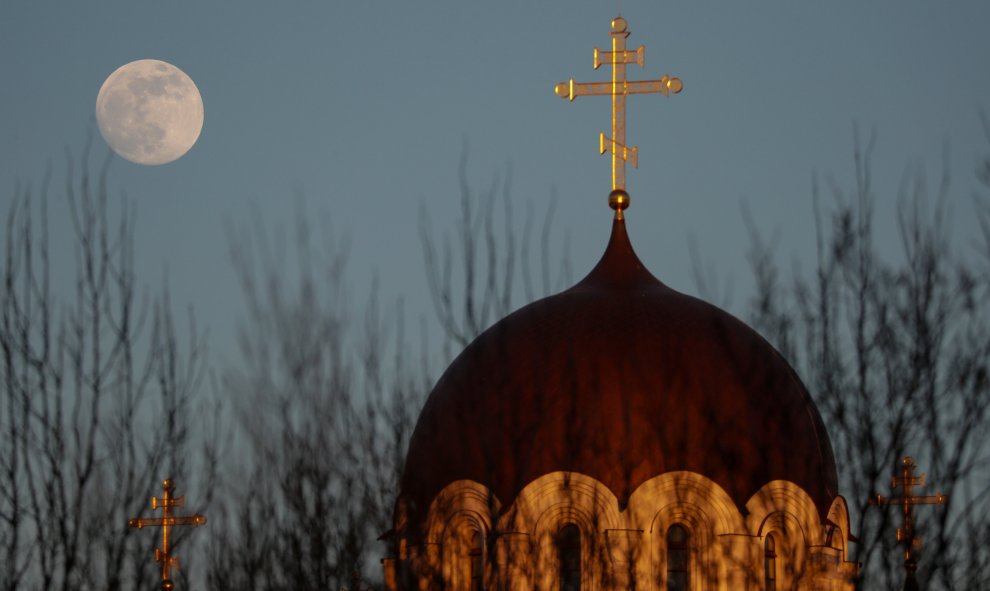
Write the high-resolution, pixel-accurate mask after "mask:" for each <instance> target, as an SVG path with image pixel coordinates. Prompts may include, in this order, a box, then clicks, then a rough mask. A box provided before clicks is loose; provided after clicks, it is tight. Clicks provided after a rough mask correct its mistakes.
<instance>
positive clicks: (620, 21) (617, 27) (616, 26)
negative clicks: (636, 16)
mask: <svg viewBox="0 0 990 591" xmlns="http://www.w3.org/2000/svg"><path fill="white" fill-rule="evenodd" d="M628 28H629V24H628V23H626V19H624V18H622V17H621V16H617V17H615V18H614V19H612V32H613V33H625V32H626V31H627V30H628Z"/></svg>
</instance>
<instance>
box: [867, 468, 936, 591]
mask: <svg viewBox="0 0 990 591" xmlns="http://www.w3.org/2000/svg"><path fill="white" fill-rule="evenodd" d="M901 467H902V468H901V476H900V477H897V476H895V477H893V478H891V479H890V487H891V488H893V489H896V488H898V487H899V488H900V489H901V494H900V495H896V496H890V497H885V496H883V495H876V496H875V497H873V498H871V499H870V504H871V505H876V506H878V507H889V506H892V505H894V506H899V507H900V508H901V512H902V515H903V518H904V525H903V527H899V528H897V541H898V542H901V543H902V544H904V570H905V574H906V577H905V583H904V585H905V589H913V588H917V583H916V582H915V580H914V572H915V570H917V568H918V562H917V558H916V557H915V554H914V551H915V549H916V547H917V546H918V544H919V542H920V540H919V538H918V537H917V536H916V535H915V533H914V512H913V511H912V508H913V507H915V506H916V505H944V504H945V502H946V501H947V500H948V497H947V496H945V495H943V494H941V493H939V494H935V495H914V494H913V492H914V487H916V486H917V487H923V486H925V475H924V474H921V475H920V476H916V475H915V469H916V468H917V465H916V464H915V463H914V459H913V458H911V457H910V456H905V457H904V459H903V460H902V461H901Z"/></svg>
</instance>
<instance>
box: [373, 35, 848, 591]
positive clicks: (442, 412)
mask: <svg viewBox="0 0 990 591" xmlns="http://www.w3.org/2000/svg"><path fill="white" fill-rule="evenodd" d="M611 35H612V38H613V48H612V49H613V51H612V52H600V51H599V50H597V49H596V50H595V60H596V62H595V65H596V67H597V66H598V63H599V59H600V56H605V57H604V58H601V59H605V58H607V59H610V60H612V65H613V71H616V63H617V61H619V60H622V59H627V58H628V59H629V60H632V61H631V62H630V63H634V62H635V61H636V60H639V63H640V65H641V62H642V51H643V50H642V48H640V49H639V50H637V51H636V52H628V51H626V50H625V45H624V43H625V41H624V40H625V38H626V37H627V36H628V32H627V31H626V26H625V21H624V20H622V19H621V18H618V19H616V20H614V21H613V22H612V32H611ZM622 76H623V77H624V69H623V70H622ZM673 81H676V82H673ZM654 82H655V84H654ZM654 82H649V84H653V85H654V86H657V88H660V87H661V86H662V87H664V88H666V89H668V90H669V91H671V92H674V93H676V92H678V91H679V90H680V88H681V86H680V81H679V80H677V79H672V78H668V77H667V76H664V77H663V79H662V80H659V81H654ZM623 84H625V82H624V78H623ZM644 84H646V83H644ZM649 84H647V85H646V86H643V88H653V86H649ZM606 86H608V85H606ZM623 87H625V86H623ZM582 88H585V87H583V86H582V85H580V84H576V83H574V82H573V81H571V82H570V83H569V84H561V85H558V87H557V93H558V95H560V96H563V97H564V98H570V99H573V98H574V96H576V95H579V93H580V92H581V91H582V90H581V89H582ZM618 88H619V86H618V85H616V84H613V85H611V92H612V94H613V135H612V138H611V139H612V142H613V144H614V145H613V148H612V149H611V151H612V157H613V192H612V195H611V196H610V199H609V202H610V205H611V206H612V208H613V209H614V210H615V216H614V219H613V222H612V232H611V237H610V239H609V242H608V245H607V247H606V249H605V253H604V254H603V256H602V258H601V260H600V261H599V262H598V264H597V265H596V266H595V267H594V269H593V270H592V271H591V272H590V273H589V274H588V275H587V276H586V277H585V278H584V279H583V280H582V281H580V282H579V283H577V284H576V285H575V286H573V287H572V288H570V289H568V290H566V291H564V292H561V293H559V294H556V295H553V296H550V297H548V298H545V299H542V300H539V301H537V302H534V303H532V304H529V305H527V306H525V307H523V308H521V309H520V310H518V311H516V312H514V313H513V314H510V315H509V316H507V317H506V318H504V319H502V320H501V321H500V322H498V323H496V324H495V325H494V326H492V327H491V328H490V329H488V330H487V331H486V332H485V333H483V334H482V335H481V336H479V337H478V338H477V339H476V340H475V341H474V342H473V343H472V344H470V345H469V346H468V347H467V348H466V349H465V350H464V351H463V352H462V353H461V354H460V355H459V356H458V357H457V359H455V361H454V362H453V363H452V364H451V365H450V367H449V368H448V369H447V371H446V372H445V373H444V374H443V376H442V377H441V378H440V380H439V381H438V383H437V384H436V386H435V388H434V390H433V391H432V393H431V394H430V396H429V398H428V400H427V402H426V404H425V406H424V408H423V410H422V413H421V414H420V417H419V421H418V423H417V426H416V429H415V431H414V433H413V435H412V438H411V440H410V445H409V451H408V455H407V458H406V464H405V468H404V473H403V476H402V479H401V482H400V494H399V498H398V500H397V502H396V507H395V514H394V526H393V529H392V530H391V531H390V532H388V533H387V534H386V538H387V540H388V542H389V544H390V547H391V548H392V549H393V554H392V555H391V556H389V557H387V558H386V559H385V560H383V565H384V569H385V581H386V585H387V587H388V588H389V589H390V590H392V591H398V590H406V591H409V590H434V589H449V590H457V591H478V590H481V589H499V590H531V589H533V590H535V589H540V590H548V591H549V590H554V591H556V590H560V591H578V590H581V591H611V590H620V589H622V590H626V589H642V590H654V589H657V590H668V591H686V590H689V589H690V590H699V591H709V590H711V591H715V590H724V591H742V590H753V591H755V590H769V591H776V590H778V589H779V590H791V589H798V590H808V591H840V590H847V589H852V588H853V582H852V581H853V579H854V577H855V576H856V572H857V569H856V565H855V564H854V563H851V562H849V555H850V553H849V543H850V542H851V541H853V540H854V537H853V536H852V535H851V532H850V523H849V513H848V510H847V506H846V502H845V500H844V499H843V497H842V496H840V495H839V494H838V491H837V481H838V478H837V469H836V465H835V459H834V456H833V453H832V447H831V442H830V441H829V437H828V433H827V431H826V428H825V425H824V424H823V421H822V419H821V416H820V415H819V413H818V410H817V408H816V407H815V404H814V402H813V401H812V399H811V396H810V395H809V394H808V392H807V390H806V389H805V387H804V385H803V384H802V383H801V381H800V379H799V378H798V376H797V375H796V374H795V372H794V371H793V369H792V368H791V367H790V365H789V364H788V363H787V361H786V360H784V359H783V358H782V357H781V355H780V354H779V353H778V352H777V351H776V350H775V349H774V348H773V347H772V346H771V345H770V344H769V343H767V342H766V341H765V340H764V339H763V338H762V337H760V336H759V335H758V334H757V333H756V332H755V331H754V330H753V329H752V328H750V327H749V326H747V325H746V324H745V323H743V322H741V321H740V320H738V319H736V318H735V317H733V316H732V315H730V314H728V313H727V312H725V311H723V310H720V309H718V308H717V307H715V306H712V305H710V304H708V303H706V302H704V301H701V300H699V299H697V298H694V297H691V296H688V295H685V294H682V293H679V292H677V291H675V290H673V289H671V288H669V287H667V286H666V285H664V284H663V283H662V282H660V281H659V280H658V279H657V278H656V277H654V276H653V275H652V274H651V273H650V272H649V271H648V270H647V269H646V268H645V267H644V265H643V264H642V263H641V262H640V260H639V258H638V257H637V255H636V253H635V252H634V250H633V247H632V244H631V241H630V239H629V236H628V233H627V230H626V225H625V220H624V218H623V210H624V209H625V208H626V207H628V205H629V197H628V194H627V193H626V192H625V190H624V188H623V185H618V186H617V185H616V183H617V182H622V183H623V184H624V168H622V174H621V175H617V174H615V171H616V170H617V168H616V167H617V164H616V160H617V159H623V158H625V157H626V156H627V155H628V154H629V153H630V152H629V151H627V150H626V149H625V147H624V145H621V142H620V143H619V144H615V141H616V138H617V137H620V134H619V133H618V132H616V129H615V122H616V121H617V120H620V119H621V121H622V125H623V129H622V130H621V140H622V141H623V142H624V140H625V137H624V133H625V132H624V121H625V115H624V112H623V113H622V114H621V117H618V116H617V115H616V108H617V102H616V101H615V100H614V97H615V93H617V92H619V90H617V89H618ZM562 89H565V90H566V91H567V94H568V96H565V94H562ZM596 89H598V86H595V85H587V88H585V90H588V93H589V94H594V93H595V92H597V90H596ZM592 91H595V92H592ZM664 94H666V92H664ZM619 106H621V108H622V109H624V102H622V103H621V105H619ZM603 137H604V135H603ZM606 143H607V142H606V141H605V140H604V139H603V140H602V146H603V152H604V151H606V148H605V147H604V146H606ZM616 145H621V148H622V149H621V150H618V149H615V146H616ZM631 153H632V154H633V155H635V149H633V151H632V152H631ZM620 164H621V163H620ZM623 166H624V165H623ZM617 179H618V181H617Z"/></svg>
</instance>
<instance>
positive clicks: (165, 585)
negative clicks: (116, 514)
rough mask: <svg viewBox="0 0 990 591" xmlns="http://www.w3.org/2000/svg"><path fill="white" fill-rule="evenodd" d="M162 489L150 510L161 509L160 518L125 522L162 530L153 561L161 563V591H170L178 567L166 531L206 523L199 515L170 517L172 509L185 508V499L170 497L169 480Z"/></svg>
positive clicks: (171, 487)
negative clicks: (181, 526)
mask: <svg viewBox="0 0 990 591" xmlns="http://www.w3.org/2000/svg"><path fill="white" fill-rule="evenodd" d="M162 489H163V490H164V491H165V494H164V495H163V496H162V498H160V499H159V498H157V497H151V510H152V511H157V510H158V508H161V510H162V516H161V517H147V518H145V517H139V518H137V519H130V520H128V521H127V525H129V526H131V527H136V528H138V529H141V528H143V527H156V526H158V527H161V528H162V547H161V548H155V561H156V562H160V563H162V591H170V590H171V589H172V588H173V587H174V585H173V583H172V567H175V568H178V567H179V557H178V556H172V551H171V550H170V549H169V546H168V529H169V528H170V527H173V526H176V525H194V526H196V527H199V526H201V525H203V524H205V523H206V517H204V516H202V515H200V514H199V513H196V514H195V515H191V516H175V515H172V508H173V507H184V506H185V497H174V496H172V492H173V491H174V490H175V486H174V485H173V484H172V481H171V480H169V479H166V480H165V482H163V483H162Z"/></svg>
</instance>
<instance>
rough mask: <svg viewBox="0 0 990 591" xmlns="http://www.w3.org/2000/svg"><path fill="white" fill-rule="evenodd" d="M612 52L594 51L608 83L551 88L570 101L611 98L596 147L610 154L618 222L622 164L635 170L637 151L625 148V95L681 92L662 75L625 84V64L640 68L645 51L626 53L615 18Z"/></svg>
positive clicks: (624, 200) (623, 29) (623, 197)
mask: <svg viewBox="0 0 990 591" xmlns="http://www.w3.org/2000/svg"><path fill="white" fill-rule="evenodd" d="M609 35H611V36H612V51H601V50H600V49H598V48H597V47H596V48H595V69H596V70H597V69H598V66H601V65H603V64H609V65H611V66H612V81H611V82H575V81H574V79H573V78H572V79H571V80H570V82H561V83H560V84H558V85H557V86H556V87H554V92H556V93H557V96H559V97H561V98H565V99H569V100H572V101H573V100H574V98H575V97H579V96H592V95H610V96H611V97H612V135H610V136H609V137H608V138H606V137H605V133H604V132H602V133H600V134H599V136H598V147H599V151H600V153H601V154H604V153H605V152H606V151H608V152H611V153H612V193H611V194H610V195H609V205H610V206H611V207H612V209H615V210H616V218H617V219H622V210H623V209H625V208H626V207H628V206H629V193H627V192H626V162H630V163H632V165H633V167H634V168H638V167H639V149H638V148H637V147H635V146H633V147H631V148H630V147H627V146H626V95H629V94H655V93H660V94H662V95H664V96H670V93H674V94H677V93H679V92H680V91H681V90H682V89H683V88H684V85H683V84H682V83H681V80H680V78H674V77H672V76H667V75H664V76H663V78H661V79H659V80H638V81H628V80H626V64H638V65H639V67H641V68H642V67H643V60H644V56H645V52H646V47H645V46H643V45H640V46H639V49H636V50H635V51H628V50H626V38H627V37H629V30H628V28H627V25H626V19H624V18H622V17H621V16H617V17H615V18H614V19H612V30H611V31H610V32H609Z"/></svg>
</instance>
